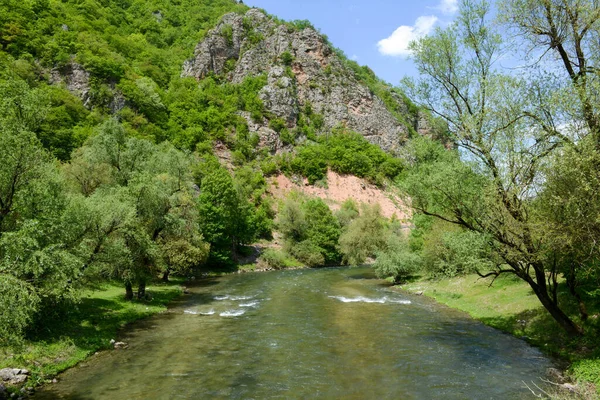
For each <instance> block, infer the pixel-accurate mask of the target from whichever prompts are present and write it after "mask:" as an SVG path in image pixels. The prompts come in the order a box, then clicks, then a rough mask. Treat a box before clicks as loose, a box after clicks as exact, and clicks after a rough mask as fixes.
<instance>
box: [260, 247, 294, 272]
mask: <svg viewBox="0 0 600 400" xmlns="http://www.w3.org/2000/svg"><path fill="white" fill-rule="evenodd" d="M258 263H259V264H262V265H264V266H266V267H268V268H272V269H281V268H285V266H286V263H287V256H286V255H285V254H284V253H283V251H281V250H278V249H266V250H265V251H263V252H262V254H261V255H260V257H259V258H258Z"/></svg>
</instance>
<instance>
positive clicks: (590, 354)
mask: <svg viewBox="0 0 600 400" xmlns="http://www.w3.org/2000/svg"><path fill="white" fill-rule="evenodd" d="M402 289H404V290H407V291H409V292H421V291H422V292H423V294H424V295H426V296H429V297H432V298H433V299H435V300H436V301H437V302H439V303H442V304H445V305H447V306H449V307H452V308H455V309H459V310H462V311H465V312H467V313H468V314H470V315H471V316H472V317H473V318H475V319H478V320H480V321H482V322H483V323H485V324H486V325H489V326H492V327H494V328H497V329H499V330H502V331H504V332H507V333H510V334H512V335H514V336H516V337H519V338H523V339H525V340H527V341H528V342H529V343H531V344H532V345H534V346H536V347H539V348H540V349H541V350H542V351H543V352H544V353H546V354H548V355H550V356H553V357H556V358H557V359H558V360H559V361H560V362H562V363H564V366H563V367H564V368H565V369H566V375H567V376H568V377H569V378H571V379H572V380H573V381H575V382H577V383H578V386H579V388H580V391H581V393H580V395H579V396H582V397H580V398H600V337H598V332H599V330H598V324H599V321H598V319H599V317H598V315H599V312H600V310H598V309H597V308H591V309H588V311H589V312H590V316H591V317H590V319H589V320H588V322H587V323H586V334H585V335H584V336H583V337H582V338H577V339H573V338H568V337H567V336H566V335H565V334H564V333H563V332H562V330H561V329H560V328H559V326H558V325H557V324H556V323H555V322H554V320H553V319H552V317H551V316H550V315H549V313H548V312H547V311H546V310H545V309H544V308H543V307H542V306H541V305H540V303H539V300H538V299H537V297H536V296H535V295H534V294H533V292H532V290H531V289H530V288H529V286H528V285H527V284H526V283H524V282H523V281H521V280H518V279H516V278H515V277H513V276H508V275H506V276H502V277H500V278H498V279H496V281H495V282H494V284H493V285H492V286H491V287H490V279H485V280H484V279H480V278H479V276H477V275H466V276H460V277H455V278H447V279H441V280H426V279H420V280H416V281H413V282H411V283H408V284H406V285H403V286H402ZM592 304H593V303H592ZM592 385H595V388H594V387H592ZM574 396H576V397H575V398H577V396H578V395H574Z"/></svg>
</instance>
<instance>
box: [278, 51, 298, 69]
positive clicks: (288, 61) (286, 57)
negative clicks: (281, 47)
mask: <svg viewBox="0 0 600 400" xmlns="http://www.w3.org/2000/svg"><path fill="white" fill-rule="evenodd" d="M279 58H280V59H281V62H282V63H283V65H288V66H289V65H292V62H293V61H294V56H292V54H291V53H290V52H289V51H284V52H283V53H281V55H280V56H279Z"/></svg>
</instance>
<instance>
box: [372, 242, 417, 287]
mask: <svg viewBox="0 0 600 400" xmlns="http://www.w3.org/2000/svg"><path fill="white" fill-rule="evenodd" d="M421 264H422V260H421V257H420V256H419V255H418V254H417V253H414V252H412V251H411V250H410V248H409V246H408V243H407V241H406V240H405V239H403V238H401V237H398V236H396V235H390V237H389V238H388V242H387V248H386V249H385V250H381V251H379V252H377V260H376V261H375V264H374V265H373V268H374V269H375V274H376V275H377V276H378V277H379V278H392V279H393V281H394V283H398V282H401V281H402V280H404V279H406V278H407V277H409V276H410V275H411V274H413V273H415V272H416V271H418V270H419V269H420V267H421Z"/></svg>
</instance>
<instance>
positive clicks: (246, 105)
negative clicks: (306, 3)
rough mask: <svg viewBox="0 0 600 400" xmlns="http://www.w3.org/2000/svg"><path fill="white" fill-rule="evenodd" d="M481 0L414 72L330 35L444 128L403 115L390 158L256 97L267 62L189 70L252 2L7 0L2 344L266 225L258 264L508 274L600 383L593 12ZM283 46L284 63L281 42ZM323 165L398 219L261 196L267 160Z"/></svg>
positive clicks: (224, 265) (211, 266) (385, 94)
mask: <svg viewBox="0 0 600 400" xmlns="http://www.w3.org/2000/svg"><path fill="white" fill-rule="evenodd" d="M494 7H495V10H496V14H497V15H492V4H490V3H489V2H487V1H476V0H464V1H462V2H461V6H460V12H459V16H458V17H457V19H456V21H455V22H454V23H453V24H451V25H450V26H448V27H447V28H444V29H442V28H438V29H436V30H435V32H434V33H433V34H431V35H428V36H426V37H423V38H421V39H419V40H417V41H415V42H413V43H412V44H411V50H412V56H411V57H412V59H413V61H414V63H415V65H416V66H417V69H418V71H419V73H420V76H419V77H418V78H414V79H413V78H406V79H404V80H403V81H402V82H401V83H400V85H399V87H397V88H391V87H390V86H389V85H387V84H386V83H385V82H383V81H381V80H379V79H378V78H376V77H375V76H374V75H373V74H372V72H370V70H369V69H368V68H367V67H360V66H359V65H358V64H357V63H355V62H353V61H350V60H348V59H347V58H345V56H344V55H343V53H342V52H341V51H338V50H336V51H337V53H338V54H339V56H340V57H341V59H342V60H343V63H344V65H345V67H346V68H348V70H349V71H351V73H352V74H353V76H354V77H355V78H356V80H357V81H358V82H360V83H361V84H363V85H365V86H367V87H368V88H369V90H370V91H371V92H372V93H374V94H375V95H377V96H379V97H381V99H382V102H383V103H384V104H385V105H386V107H388V108H389V109H390V110H391V111H390V112H393V113H395V114H398V113H400V112H401V107H400V106H398V103H397V102H396V103H394V101H396V100H394V99H396V97H395V96H397V94H398V93H401V94H402V96H403V97H402V98H403V99H404V101H405V102H406V101H408V100H407V99H410V102H411V103H410V107H412V108H418V109H420V110H422V111H423V112H427V113H429V115H431V116H432V118H434V119H435V121H437V123H438V125H440V126H443V127H444V130H445V139H444V141H443V142H442V141H440V140H438V139H439V138H437V137H427V136H422V135H419V134H417V133H416V132H410V137H409V139H408V140H407V141H406V143H403V150H402V152H401V153H398V154H390V153H388V152H385V151H383V150H382V149H381V148H380V147H379V146H377V145H374V144H371V143H369V142H368V141H367V140H366V139H365V138H364V137H363V135H361V134H360V133H357V132H354V131H352V130H351V129H347V128H346V127H345V126H343V125H342V124H340V125H339V126H337V127H335V128H334V129H331V130H327V131H326V130H325V129H324V125H323V116H322V115H320V114H319V113H318V112H316V111H315V110H314V109H313V108H312V107H311V104H310V103H306V104H305V105H304V106H303V107H302V108H301V110H300V112H299V114H298V117H297V121H296V123H295V127H294V128H290V127H289V126H288V124H287V122H286V121H283V120H281V119H280V118H277V117H276V116H274V115H271V114H270V113H269V112H268V111H267V110H266V109H265V107H264V104H263V102H262V100H261V98H260V97H259V95H258V92H259V90H260V89H261V88H262V87H263V86H265V85H266V83H267V76H266V75H265V74H258V75H249V76H247V77H246V78H245V79H244V80H243V82H240V83H233V82H230V81H228V80H227V79H226V77H225V76H220V75H216V74H212V75H210V76H207V77H206V78H204V79H202V80H199V81H197V80H196V79H194V78H190V77H182V76H181V66H182V65H183V63H184V61H185V60H186V59H188V58H189V57H190V56H191V54H192V53H193V50H194V47H195V46H196V45H197V44H198V42H200V41H201V40H202V39H203V38H204V37H205V35H206V34H207V32H208V31H209V30H210V29H211V28H213V27H214V26H215V24H216V23H217V22H218V20H219V18H220V17H221V16H222V15H223V14H225V13H227V12H237V13H244V12H245V11H247V10H248V7H246V6H245V5H244V4H243V3H241V2H240V3H237V2H235V1H229V0H219V1H207V0H206V1H205V0H183V1H177V2H172V1H160V0H157V1H153V2H145V1H139V0H107V1H102V2H100V1H95V0H84V1H80V0H63V1H58V0H35V1H27V2H18V1H15V0H8V1H4V2H2V4H0V45H1V51H0V160H2V163H1V164H0V308H1V309H2V310H3V311H2V313H1V314H0V346H1V347H2V348H3V349H5V354H7V353H6V352H8V351H10V352H17V353H18V352H19V351H20V350H19V349H23V348H24V346H25V347H26V346H30V345H31V343H32V342H34V341H35V338H37V337H39V335H40V333H41V332H44V334H47V332H48V331H52V329H53V328H52V327H53V321H56V320H58V319H61V318H63V317H64V316H66V315H68V314H69V313H72V312H73V310H74V305H77V304H79V303H80V302H81V298H82V293H84V292H85V291H86V290H88V289H89V288H91V287H96V286H97V285H99V284H103V283H112V284H117V285H119V286H120V287H122V296H123V297H124V299H125V300H126V301H130V302H144V301H147V300H149V299H150V298H151V295H150V294H148V293H146V287H147V285H150V284H151V283H153V282H156V281H160V280H162V281H165V282H166V281H169V279H172V278H173V277H183V278H187V277H190V276H192V275H194V274H197V273H198V272H199V271H210V272H216V273H223V272H227V271H231V270H235V269H236V268H237V265H238V260H239V259H240V258H243V257H244V256H245V255H247V252H248V251H250V249H251V248H250V247H249V245H251V244H254V243H257V242H259V241H263V242H272V241H274V236H277V237H280V238H281V246H278V247H269V248H268V249H267V250H265V251H264V252H263V253H262V254H261V255H260V257H259V260H258V262H259V263H261V264H262V265H265V266H267V267H268V268H272V269H281V268H287V267H299V266H308V267H318V266H334V265H360V264H364V263H366V262H369V263H372V264H373V268H374V270H375V272H376V274H377V275H378V276H379V277H381V278H386V279H388V281H390V282H391V283H394V284H398V283H404V282H407V281H411V280H414V279H435V280H440V279H447V278H451V277H456V276H464V275H466V274H478V275H479V276H480V277H482V278H486V279H488V280H489V281H490V285H492V284H493V282H494V280H496V279H497V278H499V277H502V276H504V275H509V276H511V277H514V278H515V279H516V280H518V281H521V282H524V283H526V284H527V285H528V287H529V288H530V290H531V291H532V293H533V295H535V297H536V298H537V299H538V301H539V303H540V305H541V306H542V307H543V308H544V309H545V310H546V311H547V313H548V315H549V316H550V318H551V319H552V320H553V321H554V322H555V325H554V327H555V330H556V335H558V336H560V337H561V338H562V339H561V340H563V342H562V348H561V350H560V351H558V350H557V352H562V354H561V355H562V356H563V357H567V358H569V359H570V360H571V361H575V362H581V363H582V364H581V365H585V367H584V368H583V370H584V371H585V373H587V374H588V375H590V376H592V378H593V376H596V377H595V378H593V379H590V378H588V379H587V380H588V381H592V382H595V383H596V384H598V387H600V378H598V376H600V362H599V361H598V360H600V358H599V357H600V346H598V341H597V337H598V336H597V335H598V334H599V333H600V323H599V321H598V316H599V312H600V248H599V246H598V241H599V240H600V107H599V104H600V99H599V98H598V96H599V94H598V93H600V91H599V89H600V77H599V75H600V73H599V70H598V68H599V66H598V64H599V61H600V48H598V45H599V43H600V41H599V39H600V8H599V6H598V5H597V4H596V2H594V1H588V0H543V1H534V0H503V1H500V2H498V3H497V4H495V5H494ZM272 18H273V19H274V20H276V21H277V23H278V24H287V25H286V26H289V29H291V30H302V29H305V28H310V29H312V26H311V25H310V23H309V22H307V21H293V22H284V21H280V20H278V19H276V18H275V17H272ZM251 39H252V38H251ZM253 40H257V41H258V40H260V38H254V39H253ZM288 55H289V53H288ZM290 57H291V56H290ZM505 60H508V61H505ZM276 62H278V63H280V64H281V65H282V66H283V67H286V68H287V69H286V71H287V72H286V73H288V74H290V76H292V75H293V74H292V73H291V68H290V63H291V62H292V59H291V58H289V57H285V56H282V57H281V59H280V60H276ZM506 63H508V64H511V65H512V64H514V65H518V67H515V68H512V67H511V68H507V67H506V66H505V65H506ZM82 71H84V72H85V74H88V76H89V87H86V88H79V89H77V90H79V92H74V91H73V90H69V89H68V88H67V85H66V84H65V78H64V76H66V75H68V74H71V75H73V74H77V73H84V72H82ZM394 93H396V94H394ZM413 103H414V104H413ZM240 112H247V113H249V114H250V115H251V118H252V119H253V120H256V121H268V125H269V127H270V128H271V129H272V130H273V131H275V132H277V134H278V136H279V138H280V140H281V142H283V143H284V144H285V145H287V146H288V150H289V151H283V152H271V151H269V149H267V148H265V147H264V146H261V145H260V143H259V142H260V139H259V137H258V135H257V134H256V133H254V132H250V130H249V127H248V121H247V120H246V119H245V118H243V117H241V116H240ZM217 144H219V145H221V144H222V145H223V146H225V147H226V148H227V149H228V151H229V152H230V154H231V157H230V159H229V160H228V162H224V161H223V159H222V158H220V157H219V155H218V154H217V152H216V151H215V148H216V146H217ZM327 171H335V172H336V173H339V174H341V175H353V176H357V177H360V178H363V179H364V180H365V182H368V183H370V184H373V185H375V186H377V187H378V188H380V189H381V190H390V191H392V190H394V191H399V192H401V193H402V194H403V195H404V196H405V198H406V201H407V204H410V206H411V207H412V209H413V215H412V220H411V221H410V226H411V229H410V232H409V233H407V230H406V229H404V228H405V226H404V225H403V222H406V221H399V220H397V219H395V218H391V219H387V218H384V217H383V216H382V214H381V210H380V209H379V208H378V206H376V205H368V204H358V203H357V202H355V201H352V200H348V201H346V202H344V203H343V204H342V205H341V207H340V208H339V210H337V211H332V210H331V209H330V207H329V206H328V204H327V203H326V202H325V201H324V200H323V199H320V198H316V197H310V196H307V195H304V194H302V193H299V192H291V193H289V194H288V195H287V197H286V198H285V199H283V200H281V199H279V200H278V199H275V198H274V197H273V196H272V195H271V192H270V188H269V178H270V177H273V176H276V175H279V174H284V175H286V176H289V177H295V178H296V179H297V180H299V181H302V180H303V179H306V181H307V182H308V183H307V184H310V185H317V186H318V185H322V186H326V185H327V181H326V176H327ZM7 349H10V350H7ZM582 349H585V350H582ZM581 360H583V361H581ZM589 360H593V361H589ZM590 371H591V372H590Z"/></svg>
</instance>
